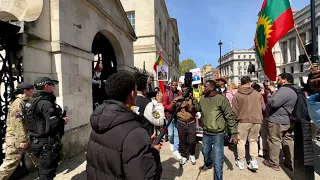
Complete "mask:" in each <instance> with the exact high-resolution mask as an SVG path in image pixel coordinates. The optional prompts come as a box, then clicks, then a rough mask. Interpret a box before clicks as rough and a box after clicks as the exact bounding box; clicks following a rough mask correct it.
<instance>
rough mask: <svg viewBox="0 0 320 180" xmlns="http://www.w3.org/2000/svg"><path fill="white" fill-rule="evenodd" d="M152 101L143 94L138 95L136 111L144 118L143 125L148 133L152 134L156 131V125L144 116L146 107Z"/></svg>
mask: <svg viewBox="0 0 320 180" xmlns="http://www.w3.org/2000/svg"><path fill="white" fill-rule="evenodd" d="M149 103H150V101H149V100H148V99H147V98H146V97H143V96H137V99H136V104H135V108H137V109H136V113H137V114H138V115H139V116H140V117H141V119H142V122H141V123H142V127H143V128H144V129H145V130H147V132H148V134H149V135H150V136H151V135H152V134H153V131H154V126H153V125H152V124H151V123H150V122H149V121H148V120H147V119H146V118H145V117H144V115H143V114H144V110H145V109H146V107H147V105H148V104H149Z"/></svg>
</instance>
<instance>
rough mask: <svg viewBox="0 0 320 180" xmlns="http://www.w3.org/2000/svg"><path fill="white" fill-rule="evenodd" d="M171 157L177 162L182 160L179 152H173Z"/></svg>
mask: <svg viewBox="0 0 320 180" xmlns="http://www.w3.org/2000/svg"><path fill="white" fill-rule="evenodd" d="M173 157H175V158H177V159H178V160H180V159H182V157H181V155H180V153H179V151H174V152H173Z"/></svg>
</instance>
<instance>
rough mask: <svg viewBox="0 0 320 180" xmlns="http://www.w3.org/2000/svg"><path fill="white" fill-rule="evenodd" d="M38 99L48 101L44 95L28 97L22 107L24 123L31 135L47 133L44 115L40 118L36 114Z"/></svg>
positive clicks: (37, 135)
mask: <svg viewBox="0 0 320 180" xmlns="http://www.w3.org/2000/svg"><path fill="white" fill-rule="evenodd" d="M40 100H47V101H50V99H49V98H48V97H46V96H39V97H36V98H29V99H28V100H27V101H26V104H25V107H24V109H23V116H24V121H25V125H26V128H27V130H28V134H29V135H30V136H31V137H42V136H45V135H46V134H48V133H49V132H47V131H48V130H47V129H46V127H47V126H46V120H45V119H44V117H42V118H41V117H39V116H38V115H37V114H36V108H37V104H38V102H39V101H40Z"/></svg>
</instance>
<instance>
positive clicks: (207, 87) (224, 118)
mask: <svg viewBox="0 0 320 180" xmlns="http://www.w3.org/2000/svg"><path fill="white" fill-rule="evenodd" d="M216 88H217V85H216V83H215V82H214V81H212V80H208V81H206V83H205V84H204V93H203V94H204V96H203V97H201V98H200V102H199V103H198V102H197V101H194V104H195V107H196V109H197V111H198V112H201V120H202V121H203V138H202V145H203V156H204V165H203V166H202V167H201V168H200V170H202V171H206V170H208V169H211V168H212V165H213V166H214V180H222V179H223V163H224V132H225V130H226V128H228V129H227V130H228V132H229V133H230V134H231V141H233V142H234V143H235V144H237V142H238V139H237V132H238V131H237V123H236V120H235V115H234V113H233V111H232V109H231V107H230V104H229V101H228V99H227V98H226V97H225V96H223V95H221V94H218V93H217V92H216ZM212 145H213V149H212ZM212 150H213V155H214V160H213V161H212V159H211V151H212Z"/></svg>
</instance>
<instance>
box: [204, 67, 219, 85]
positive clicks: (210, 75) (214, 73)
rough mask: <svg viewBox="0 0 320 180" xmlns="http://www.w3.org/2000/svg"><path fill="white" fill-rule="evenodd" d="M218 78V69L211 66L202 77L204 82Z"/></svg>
mask: <svg viewBox="0 0 320 180" xmlns="http://www.w3.org/2000/svg"><path fill="white" fill-rule="evenodd" d="M218 78H219V69H217V68H215V69H214V68H212V69H211V70H210V71H208V72H206V73H205V76H204V78H203V80H204V82H205V81H207V80H216V79H218Z"/></svg>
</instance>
